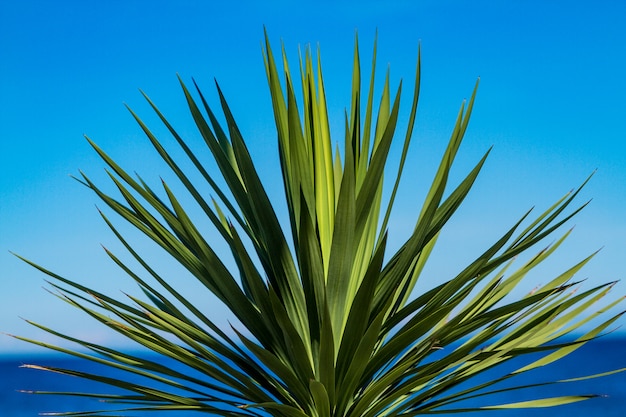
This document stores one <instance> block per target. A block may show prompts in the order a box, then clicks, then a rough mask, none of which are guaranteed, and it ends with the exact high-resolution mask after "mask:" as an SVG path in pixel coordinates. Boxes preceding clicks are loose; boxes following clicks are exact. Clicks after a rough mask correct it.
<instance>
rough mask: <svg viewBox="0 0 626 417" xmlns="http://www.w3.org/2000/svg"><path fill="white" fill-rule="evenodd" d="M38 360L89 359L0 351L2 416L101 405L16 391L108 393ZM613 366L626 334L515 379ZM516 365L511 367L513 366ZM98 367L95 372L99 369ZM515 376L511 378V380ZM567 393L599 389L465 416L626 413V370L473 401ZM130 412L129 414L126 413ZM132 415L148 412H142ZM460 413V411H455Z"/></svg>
mask: <svg viewBox="0 0 626 417" xmlns="http://www.w3.org/2000/svg"><path fill="white" fill-rule="evenodd" d="M26 363H28V364H37V365H47V366H55V367H61V368H69V369H81V370H84V371H89V370H90V369H92V368H90V367H92V366H95V365H91V364H90V363H89V362H85V361H82V360H77V359H72V358H71V357H66V356H41V355H38V356H29V355H23V356H19V355H11V356H4V357H3V356H1V355H0V416H2V417H32V416H37V415H38V414H39V413H45V412H58V411H79V410H80V411H86V410H97V409H102V408H103V405H102V404H101V403H99V402H98V401H96V400H92V399H86V398H79V397H66V396H51V395H32V394H27V393H22V392H19V390H56V391H91V392H93V391H96V390H97V391H100V392H107V391H106V389H107V388H106V387H105V388H104V390H103V389H102V388H101V387H99V386H98V384H95V383H89V382H86V381H83V380H81V379H79V378H75V377H68V376H64V375H58V374H54V373H51V372H45V371H39V370H33V369H24V368H20V367H19V366H20V365H22V364H26ZM617 368H626V338H606V339H601V340H598V341H594V342H591V343H588V344H587V345H585V346H584V347H582V348H581V349H579V350H578V351H576V352H575V353H573V354H572V355H570V356H568V357H566V358H565V359H563V360H561V361H559V362H557V363H554V364H552V365H549V366H547V367H544V368H540V369H539V370H537V371H533V372H532V373H528V374H524V375H521V376H520V378H519V379H518V383H519V384H528V383H533V382H541V381H553V380H558V379H566V378H575V377H579V376H583V375H588V374H596V373H601V372H606V371H609V370H613V369H617ZM512 369H515V368H512ZM98 371H99V370H98V369H97V368H95V369H93V372H98ZM501 375H502V371H498V370H497V369H496V370H492V371H489V372H488V373H487V375H486V377H487V378H495V377H497V376H501ZM513 381H515V378H514V379H512V380H511V382H513ZM570 394H600V395H602V397H598V398H593V399H590V400H587V401H582V402H578V403H575V404H570V405H565V406H559V407H553V408H545V409H541V408H538V409H532V410H529V409H526V410H502V411H489V412H478V413H469V414H468V416H469V417H472V416H476V417H479V416H480V417H482V416H484V415H486V416H490V417H522V416H523V417H529V416H532V417H559V416H565V417H589V416H594V417H596V416H597V417H626V372H622V373H618V374H613V375H610V376H607V377H603V378H599V379H591V380H584V381H579V382H574V383H567V384H557V385H549V386H543V387H539V388H532V389H528V390H525V391H518V392H507V393H505V394H499V395H498V397H493V398H490V397H485V398H483V399H481V400H480V402H476V403H474V405H494V404H502V403H506V402H516V401H524V400H528V399H532V398H545V397H552V396H558V395H570ZM129 415H130V414H129ZM133 415H142V416H145V415H151V414H150V413H145V412H144V413H140V414H133ZM156 415H158V416H163V417H185V416H198V414H197V413H195V414H192V413H182V412H165V413H157V414H156ZM455 415H457V416H458V415H459V414H455Z"/></svg>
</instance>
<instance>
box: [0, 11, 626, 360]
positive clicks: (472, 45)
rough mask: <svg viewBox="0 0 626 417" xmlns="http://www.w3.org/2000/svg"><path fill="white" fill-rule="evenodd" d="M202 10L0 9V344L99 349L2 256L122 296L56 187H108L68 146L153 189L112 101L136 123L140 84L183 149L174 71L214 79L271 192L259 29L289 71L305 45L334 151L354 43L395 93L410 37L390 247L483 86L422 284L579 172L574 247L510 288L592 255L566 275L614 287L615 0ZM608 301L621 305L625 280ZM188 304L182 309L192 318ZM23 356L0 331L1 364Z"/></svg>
mask: <svg viewBox="0 0 626 417" xmlns="http://www.w3.org/2000/svg"><path fill="white" fill-rule="evenodd" d="M219 3H220V4H218V2H210V1H199V0H198V1H191V0H177V1H176V2H174V1H150V2H148V1H117V0H115V1H108V2H96V1H56V2H50V1H32V0H24V1H3V2H2V3H0V196H1V199H0V331H3V332H7V333H15V334H21V335H26V336H31V337H36V338H45V336H44V335H43V334H42V333H41V332H39V331H36V330H33V329H32V328H30V327H29V326H27V325H25V324H24V323H23V322H22V321H21V320H20V319H19V318H18V316H22V317H26V318H29V319H33V320H35V321H39V322H42V323H45V324H47V325H49V326H51V327H55V328H58V329H61V330H64V331H71V332H73V333H74V334H77V335H81V336H84V337H91V338H93V340H101V339H103V338H107V337H111V336H108V335H105V334H102V333H101V330H100V328H99V327H97V325H95V324H94V323H93V322H91V321H90V320H88V319H87V318H85V317H83V316H82V315H81V314H80V313H79V312H78V311H74V310H73V309H71V308H70V307H69V306H67V305H65V304H64V303H63V302H61V301H59V300H57V299H56V298H55V297H54V296H52V295H50V294H48V293H47V292H46V291H44V290H43V289H42V287H44V286H45V283H44V278H45V277H44V276H43V275H42V274H40V273H38V272H36V271H34V270H32V269H31V268H29V267H27V266H26V265H24V264H23V263H21V262H20V261H19V260H17V259H16V258H14V257H13V256H12V255H10V254H9V251H10V250H11V251H14V252H17V253H19V254H21V255H23V256H25V257H28V258H30V259H32V260H34V261H36V262H38V263H41V264H42V265H45V266H46V267H49V268H50V269H53V270H55V271H57V272H59V273H62V274H64V275H66V276H68V277H71V278H74V279H77V280H80V281H81V282H84V283H86V284H88V285H93V286H94V287H96V288H98V289H101V290H104V291H109V292H111V293H113V294H116V293H118V291H119V290H124V291H128V292H131V293H134V294H138V289H137V288H136V287H135V286H134V285H132V284H131V283H129V281H128V280H127V279H125V278H124V276H123V275H122V274H121V273H120V272H119V271H117V270H116V269H115V268H114V267H113V266H112V265H111V262H110V261H108V259H107V258H106V256H105V255H104V253H103V251H102V250H101V248H100V244H104V245H106V246H107V247H112V248H114V249H116V248H118V246H119V245H117V246H116V243H115V238H114V236H112V234H111V233H110V232H109V231H108V229H107V228H106V227H105V226H104V225H103V223H102V221H101V220H100V218H99V216H98V214H97V211H96V209H95V205H96V203H97V199H96V197H95V195H93V194H91V193H90V192H89V191H88V190H86V189H85V188H84V187H82V186H80V185H79V184H78V183H77V182H75V181H73V180H71V179H70V178H69V175H70V174H77V172H78V170H79V169H81V170H84V171H86V172H87V173H88V174H90V175H91V176H92V177H94V178H95V179H96V180H97V181H99V183H104V182H105V181H106V179H105V178H104V175H103V163H101V162H100V161H99V160H98V159H97V158H96V156H95V155H94V153H93V152H92V151H91V150H90V148H89V147H88V146H87V144H86V142H85V140H84V139H83V137H82V135H83V134H84V133H86V134H88V135H89V136H90V137H91V138H93V139H94V140H95V141H96V142H97V143H99V144H100V145H101V146H102V147H103V148H105V149H106V150H107V151H108V152H109V153H110V154H111V155H112V156H114V157H115V158H116V159H118V160H119V161H120V162H121V164H122V165H123V166H125V167H126V168H128V169H130V170H131V171H132V170H136V171H138V172H139V173H141V174H142V176H143V177H145V178H147V179H150V180H152V181H154V180H155V179H156V178H157V176H158V175H159V174H161V173H162V172H161V171H160V166H159V165H158V164H156V163H155V162H154V161H155V160H154V156H153V153H152V152H151V149H150V147H149V145H148V143H147V140H145V138H144V137H143V136H142V134H141V132H140V130H139V128H138V127H137V126H136V125H135V123H134V122H133V120H132V119H131V117H130V116H129V114H128V112H127V111H126V110H125V109H124V107H123V103H128V104H129V105H130V106H131V107H133V108H134V109H136V110H137V111H138V112H139V113H140V114H142V115H144V116H145V117H146V119H147V120H148V121H153V120H154V118H153V117H152V115H151V114H150V111H149V109H148V108H147V106H146V104H145V103H144V101H143V100H142V98H141V96H140V94H139V93H138V90H137V89H138V88H141V89H143V90H145V91H146V92H147V93H148V94H149V95H150V96H151V97H152V98H153V99H154V100H155V101H156V102H157V103H158V104H159V105H160V107H161V108H162V110H163V111H164V112H165V113H166V114H167V115H168V116H169V117H170V118H171V119H172V121H173V122H174V123H175V124H176V126H178V127H179V128H180V130H181V131H182V132H184V133H187V134H189V135H190V138H192V139H194V138H197V135H196V134H195V132H194V130H193V126H192V123H191V122H190V119H189V117H188V116H187V114H186V112H185V106H184V101H183V99H182V96H181V94H180V91H179V87H178V84H177V81H176V77H175V74H176V73H180V74H181V76H182V77H183V78H184V79H185V80H190V78H191V77H195V78H196V79H197V80H198V82H199V83H200V85H201V86H204V89H205V90H206V92H207V93H209V95H210V96H211V97H212V98H213V99H214V98H215V95H214V94H213V91H212V82H213V77H215V78H217V79H218V81H219V82H220V84H221V86H222V88H223V90H224V92H225V94H226V95H227V97H228V98H229V100H230V104H231V106H232V108H233V111H234V113H235V115H236V116H237V117H238V120H239V123H240V125H241V128H242V131H243V132H244V135H245V136H246V137H247V139H248V141H249V143H250V147H251V150H252V152H253V154H255V155H256V156H257V157H259V161H260V168H261V170H262V173H263V175H264V177H265V178H266V179H267V180H268V181H270V182H271V181H273V180H275V179H276V175H275V174H276V169H277V160H276V152H275V149H274V148H275V138H274V131H273V126H272V123H273V119H272V116H271V113H270V110H271V105H270V101H269V95H268V92H267V86H266V83H265V79H264V77H265V75H264V69H263V63H262V58H261V41H262V36H263V25H266V27H267V29H268V31H269V34H270V38H271V40H272V42H273V43H274V48H275V49H278V47H279V42H280V40H281V39H282V40H284V42H285V47H286V49H287V51H288V52H289V54H290V55H291V56H292V57H293V58H292V66H295V65H296V64H295V58H296V57H297V47H298V45H306V44H309V43H310V44H312V45H314V46H315V45H317V44H319V45H320V47H321V51H322V57H323V62H324V67H325V72H326V75H325V77H326V87H327V94H328V95H329V96H330V97H329V105H330V109H331V112H332V114H331V119H332V120H333V121H334V124H335V126H334V129H335V134H336V135H337V137H341V134H342V131H341V124H340V121H341V118H342V115H343V108H344V106H346V105H347V104H348V99H349V93H350V85H349V77H350V71H351V68H350V65H351V59H352V46H353V41H354V34H355V31H356V30H358V31H359V36H360V43H361V47H362V50H361V52H362V58H363V62H365V63H368V62H369V51H370V50H371V47H372V40H373V37H374V34H375V32H376V30H378V33H379V45H378V47H379V56H378V58H379V59H378V63H379V70H384V69H385V68H386V66H387V65H388V64H389V65H390V66H391V74H392V81H393V82H394V83H397V82H398V80H399V79H400V78H401V77H402V78H404V79H405V81H406V82H408V84H409V85H410V82H411V81H412V79H413V70H414V66H415V56H416V51H417V44H418V41H420V40H421V44H422V62H423V67H422V68H423V76H422V95H421V101H420V108H419V110H418V113H419V117H418V122H417V123H418V124H417V127H416V131H415V139H414V143H413V151H412V154H411V157H410V159H409V166H408V167H407V169H406V176H407V180H406V181H405V187H404V188H403V189H402V191H403V192H404V197H403V198H402V199H400V201H399V204H400V207H399V210H398V211H397V213H396V214H397V217H396V220H395V222H394V223H392V224H391V232H392V239H396V240H395V242H396V243H397V242H399V239H401V238H402V237H403V236H404V235H403V231H404V230H403V229H405V226H404V225H405V224H406V222H407V221H413V220H414V218H415V215H416V213H417V212H419V203H420V198H422V197H423V188H424V186H425V183H427V182H428V181H429V180H430V178H431V177H430V175H432V173H433V166H434V165H433V164H434V160H435V159H436V158H438V157H439V156H440V154H441V152H442V150H443V146H444V145H445V142H446V140H447V138H448V135H449V133H450V131H451V128H452V124H453V122H454V118H455V116H456V112H457V111H458V107H459V105H460V103H461V101H462V100H463V99H464V98H467V97H468V96H469V94H470V93H471V90H472V88H473V86H474V82H475V80H476V78H477V77H479V76H480V77H481V85H480V89H479V95H478V99H477V103H476V109H475V112H474V114H473V118H472V122H471V123H470V128H469V131H468V134H467V137H466V142H465V144H464V145H463V147H462V148H461V154H462V155H461V156H460V160H459V167H458V170H457V171H455V172H457V173H458V174H459V175H460V174H461V173H462V172H463V171H464V170H466V169H467V168H468V167H469V166H471V165H472V164H473V163H474V162H475V161H476V160H477V158H478V157H479V156H480V155H482V153H483V152H484V151H485V150H486V149H487V148H488V147H489V146H491V145H494V150H493V152H492V154H491V156H490V159H489V161H488V163H487V165H486V167H485V169H484V172H483V174H482V177H480V178H479V181H478V184H477V185H476V189H475V192H474V193H473V194H472V195H471V196H470V197H469V198H468V201H467V203H466V206H465V207H464V208H463V209H462V210H461V211H460V212H459V215H458V216H457V218H456V219H455V220H453V222H452V223H451V224H450V225H449V227H448V229H447V232H446V233H444V234H443V235H442V237H441V239H440V242H439V251H438V252H436V253H435V255H434V257H433V260H432V265H431V266H430V267H429V269H428V270H427V271H426V272H427V273H428V277H427V278H426V280H425V282H426V284H425V285H427V283H428V282H431V283H432V282H434V280H441V279H445V278H449V277H451V276H452V274H454V273H455V272H456V271H458V270H459V268H460V267H461V266H462V265H463V263H464V262H467V261H469V260H470V259H471V257H472V256H473V255H476V254H477V253H478V251H479V250H480V249H481V248H484V247H485V245H487V244H488V243H490V241H491V240H493V239H494V238H495V237H496V236H497V235H498V234H499V233H500V232H502V231H503V230H504V229H505V228H506V227H508V226H509V225H510V224H511V223H512V222H514V221H515V220H516V219H517V218H518V216H519V215H521V214H522V213H523V212H524V211H526V209H528V208H530V207H531V206H537V207H538V209H541V208H546V207H547V206H548V205H549V204H551V203H552V202H553V201H555V200H556V199H557V198H558V197H560V196H561V195H563V194H564V193H565V192H567V191H568V190H570V189H571V188H574V187H576V186H578V185H579V184H580V183H581V182H582V181H583V180H584V179H585V178H586V177H587V176H588V175H589V174H590V173H591V172H592V171H593V170H594V169H596V168H597V169H598V172H597V174H596V175H595V176H594V178H593V180H592V181H591V183H590V184H589V186H588V187H587V188H586V189H585V191H584V192H583V193H582V194H583V195H582V197H581V199H580V200H579V201H580V202H581V203H582V202H584V201H585V200H587V199H590V198H593V201H592V204H591V205H590V206H589V207H588V208H587V209H586V210H585V211H584V212H583V213H582V214H581V215H580V216H578V217H577V219H576V220H575V221H574V222H573V223H572V226H573V225H576V228H575V231H574V234H573V235H572V236H571V238H570V239H569V241H568V242H567V243H566V244H565V245H564V247H563V250H562V251H561V252H560V253H558V254H557V255H556V256H555V257H554V259H552V260H551V261H549V264H550V265H546V266H545V267H544V268H542V269H540V270H539V271H538V272H537V275H536V276H534V277H531V279H530V280H529V282H528V283H527V284H525V285H526V286H527V288H522V289H520V291H526V290H530V289H531V288H532V287H533V286H534V285H535V284H536V283H537V282H543V283H545V282H547V281H548V280H549V279H550V277H551V276H553V275H554V274H555V273H558V272H561V271H562V270H564V269H565V268H567V267H568V266H570V265H572V264H573V263H575V262H577V261H578V260H580V259H581V258H582V257H584V256H586V255H588V254H589V253H591V252H593V251H595V250H596V249H599V248H600V247H604V249H603V250H602V251H601V252H600V254H599V255H598V256H597V257H596V258H595V260H594V261H593V262H592V263H590V264H589V265H588V266H587V267H586V268H585V269H584V270H583V271H582V275H581V276H580V278H585V277H588V278H589V280H588V282H587V284H586V285H589V286H591V285H593V284H594V283H600V282H605V281H611V280H615V279H622V278H624V275H625V268H624V262H623V260H624V253H625V249H626V237H625V236H626V216H625V214H626V213H625V208H626V77H625V74H626V25H625V24H624V22H626V3H624V2H620V1H608V0H605V1H602V0H601V1H551V2H545V1H526V0H524V1H521V0H518V1H506V2H503V1H483V0H480V1H472V2H465V1H446V0H444V1H419V0H418V1H408V0H407V1H389V2H385V4H384V5H383V2H377V1H358V2H357V1H344V2H337V3H341V5H336V4H335V2H331V1H315V2H303V1H299V2H296V1H293V2H287V1H267V2H251V1H240V2H219ZM261 3H263V4H261ZM380 73H382V71H380ZM407 90H408V89H407ZM405 105H406V106H407V107H408V103H406V102H405ZM405 111H406V112H407V113H408V109H407V108H405ZM158 129H159V128H157V130H158ZM411 175H414V176H415V177H414V178H409V176H411ZM274 188H275V189H280V187H274ZM276 197H277V198H278V197H280V194H278V193H276ZM146 250H147V251H148V252H149V253H153V255H154V256H156V257H157V258H158V257H159V254H158V253H157V252H156V251H154V250H152V249H148V248H146ZM172 271H174V270H172ZM172 276H173V279H179V277H178V275H177V274H176V273H174V272H173V273H172ZM181 279H182V278H181ZM429 280H430V281H429ZM181 285H186V284H184V283H183V284H181ZM615 291H616V294H614V295H615V296H617V295H619V294H624V293H626V286H625V284H621V285H619V286H618V287H617V288H616V290H615ZM119 294H120V296H121V293H119ZM203 300H204V299H199V300H198V302H204V303H206V304H207V305H209V304H210V301H203ZM207 308H213V307H210V306H209V307H207ZM215 312H216V314H218V315H220V317H221V316H222V311H221V310H219V309H218V308H215ZM223 320H224V321H223V323H226V321H225V320H226V319H225V318H224V319H223ZM110 340H111V341H114V342H115V343H122V342H121V341H117V340H116V339H110ZM26 348H27V346H26V345H24V344H22V343H16V342H15V341H13V340H12V339H11V338H9V337H5V336H0V353H2V352H9V351H16V350H21V349H26Z"/></svg>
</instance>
